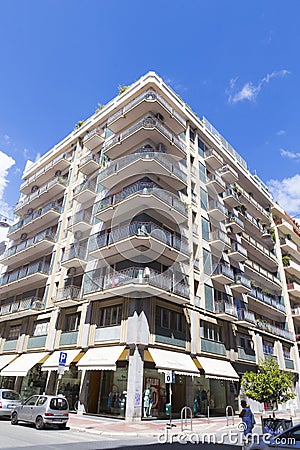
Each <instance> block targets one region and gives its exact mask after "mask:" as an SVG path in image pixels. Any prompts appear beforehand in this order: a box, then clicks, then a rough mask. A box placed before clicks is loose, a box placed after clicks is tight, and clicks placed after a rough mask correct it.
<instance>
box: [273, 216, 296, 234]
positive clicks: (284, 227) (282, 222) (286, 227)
mask: <svg viewBox="0 0 300 450" xmlns="http://www.w3.org/2000/svg"><path fill="white" fill-rule="evenodd" d="M275 225H276V226H277V228H278V231H280V232H281V233H282V234H285V235H286V234H291V235H292V234H293V232H294V227H293V225H292V224H291V223H289V222H288V220H287V219H283V218H279V219H276V220H275Z"/></svg>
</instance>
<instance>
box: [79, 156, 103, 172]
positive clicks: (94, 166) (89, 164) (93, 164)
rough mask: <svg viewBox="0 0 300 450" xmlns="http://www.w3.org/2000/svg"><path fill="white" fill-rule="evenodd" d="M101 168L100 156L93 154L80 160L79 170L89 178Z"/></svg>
mask: <svg viewBox="0 0 300 450" xmlns="http://www.w3.org/2000/svg"><path fill="white" fill-rule="evenodd" d="M100 167H101V163H100V157H99V156H98V155H94V154H93V153H89V154H88V155H86V156H84V157H83V158H81V159H80V161H79V165H78V169H79V170H80V172H82V173H84V174H85V175H87V176H89V175H91V174H92V173H93V172H95V171H96V170H99V168H100Z"/></svg>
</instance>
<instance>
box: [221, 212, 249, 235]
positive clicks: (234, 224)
mask: <svg viewBox="0 0 300 450" xmlns="http://www.w3.org/2000/svg"><path fill="white" fill-rule="evenodd" d="M225 225H226V227H228V228H231V230H232V233H235V234H236V233H241V232H242V231H243V230H244V222H243V221H242V220H241V219H240V218H239V217H237V216H234V215H233V216H230V217H228V219H227V221H226V224H225Z"/></svg>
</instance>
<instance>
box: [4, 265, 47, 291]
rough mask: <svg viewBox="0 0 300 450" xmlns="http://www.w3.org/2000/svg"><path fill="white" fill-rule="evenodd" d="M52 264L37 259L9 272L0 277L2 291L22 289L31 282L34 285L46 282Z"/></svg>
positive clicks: (37, 285)
mask: <svg viewBox="0 0 300 450" xmlns="http://www.w3.org/2000/svg"><path fill="white" fill-rule="evenodd" d="M49 269H50V265H49V264H46V263H44V262H43V261H36V262H33V263H31V264H28V265H27V266H23V267H20V268H19V269H16V270H13V271H11V272H7V273H5V274H3V275H2V277H1V278H0V288H1V293H2V294H4V293H6V292H12V291H15V290H20V291H22V289H23V288H24V287H26V289H27V288H28V286H29V285H30V284H34V287H35V288H37V287H40V286H42V285H43V284H44V283H46V281H47V278H48V275H49Z"/></svg>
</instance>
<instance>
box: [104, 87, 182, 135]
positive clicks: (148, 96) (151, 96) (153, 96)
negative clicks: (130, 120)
mask: <svg viewBox="0 0 300 450" xmlns="http://www.w3.org/2000/svg"><path fill="white" fill-rule="evenodd" d="M143 100H148V101H149V100H150V101H153V100H157V101H159V102H160V103H161V104H162V105H163V106H164V107H165V108H166V110H167V111H168V112H169V113H170V115H171V116H174V117H175V118H176V119H177V120H178V122H180V123H181V125H182V126H183V127H185V120H184V119H183V117H181V115H180V114H178V112H177V111H176V110H175V109H174V108H172V107H171V105H169V103H168V102H166V100H165V99H164V98H163V97H162V96H161V95H159V94H158V93H157V92H155V91H153V90H149V91H147V92H144V93H142V94H141V95H139V96H137V97H136V98H135V99H133V100H132V101H131V102H129V103H127V105H125V106H124V107H123V108H121V109H119V111H117V112H116V113H115V114H113V115H112V116H110V118H109V119H108V121H107V124H108V125H109V124H110V123H112V122H114V121H115V120H117V119H118V118H119V117H121V116H123V115H125V114H126V112H127V111H129V110H130V109H132V108H133V107H134V106H135V105H137V104H138V103H140V102H141V101H143Z"/></svg>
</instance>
